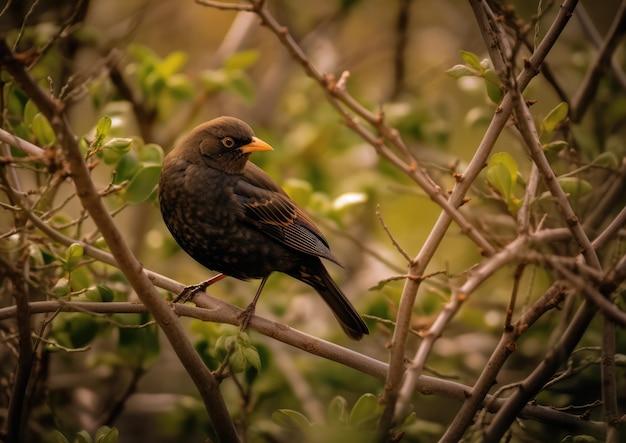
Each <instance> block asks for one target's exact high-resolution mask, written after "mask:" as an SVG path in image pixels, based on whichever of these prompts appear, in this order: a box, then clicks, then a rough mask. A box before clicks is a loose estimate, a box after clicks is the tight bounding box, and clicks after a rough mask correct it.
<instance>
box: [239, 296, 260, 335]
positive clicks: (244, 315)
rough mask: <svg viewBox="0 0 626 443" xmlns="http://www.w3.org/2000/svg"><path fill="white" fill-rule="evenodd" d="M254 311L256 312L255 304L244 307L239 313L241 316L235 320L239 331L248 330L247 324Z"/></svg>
mask: <svg viewBox="0 0 626 443" xmlns="http://www.w3.org/2000/svg"><path fill="white" fill-rule="evenodd" d="M255 310H256V303H250V304H249V305H248V306H247V307H246V309H244V310H243V311H241V314H239V315H238V316H237V319H238V320H239V326H240V328H239V329H240V330H241V331H242V332H244V331H245V330H246V329H248V324H249V323H250V320H252V317H254V311H255Z"/></svg>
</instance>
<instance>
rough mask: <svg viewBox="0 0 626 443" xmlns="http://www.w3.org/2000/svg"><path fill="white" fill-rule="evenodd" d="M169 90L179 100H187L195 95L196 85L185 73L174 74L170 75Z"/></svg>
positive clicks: (168, 80)
mask: <svg viewBox="0 0 626 443" xmlns="http://www.w3.org/2000/svg"><path fill="white" fill-rule="evenodd" d="M166 83H167V90H168V91H169V93H170V95H171V96H172V97H174V98H175V99H177V100H187V99H190V98H192V97H193V96H194V93H195V90H194V86H193V84H192V83H191V80H189V77H187V76H186V75H184V74H174V75H172V76H170V77H168V79H167V81H166Z"/></svg>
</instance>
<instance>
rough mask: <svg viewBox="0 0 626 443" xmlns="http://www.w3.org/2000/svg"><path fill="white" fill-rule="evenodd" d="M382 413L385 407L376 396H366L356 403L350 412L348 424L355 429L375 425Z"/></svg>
mask: <svg viewBox="0 0 626 443" xmlns="http://www.w3.org/2000/svg"><path fill="white" fill-rule="evenodd" d="M382 411H383V406H382V405H381V404H380V403H379V402H378V398H377V397H376V396H375V395H374V394H364V395H362V396H361V397H360V398H359V399H358V400H357V401H356V403H355V404H354V407H353V408H352V410H351V411H350V417H349V418H348V423H349V424H350V426H355V427H359V426H367V425H370V424H375V423H376V421H378V419H379V417H380V415H381V413H382Z"/></svg>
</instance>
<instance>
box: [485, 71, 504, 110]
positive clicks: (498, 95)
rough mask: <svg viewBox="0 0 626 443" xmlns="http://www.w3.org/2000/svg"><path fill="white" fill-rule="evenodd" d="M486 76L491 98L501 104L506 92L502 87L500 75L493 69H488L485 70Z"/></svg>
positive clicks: (488, 93)
mask: <svg viewBox="0 0 626 443" xmlns="http://www.w3.org/2000/svg"><path fill="white" fill-rule="evenodd" d="M484 78H485V87H486V88H487V96H488V97H489V100H491V101H492V102H494V103H495V104H496V105H499V104H500V102H502V98H504V92H502V88H500V79H499V78H498V75H497V74H496V73H495V72H494V71H492V70H491V69H488V70H486V71H485V74H484Z"/></svg>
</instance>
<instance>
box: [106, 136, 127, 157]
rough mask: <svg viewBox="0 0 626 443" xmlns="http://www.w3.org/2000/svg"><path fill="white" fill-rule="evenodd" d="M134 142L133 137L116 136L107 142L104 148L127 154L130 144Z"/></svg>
mask: <svg viewBox="0 0 626 443" xmlns="http://www.w3.org/2000/svg"><path fill="white" fill-rule="evenodd" d="M132 142H133V139H132V138H123V137H115V138H112V139H111V140H109V141H108V142H106V143H105V144H104V146H103V149H111V150H112V151H115V152H119V153H122V154H126V153H127V152H128V151H130V145H131V143H132Z"/></svg>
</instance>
